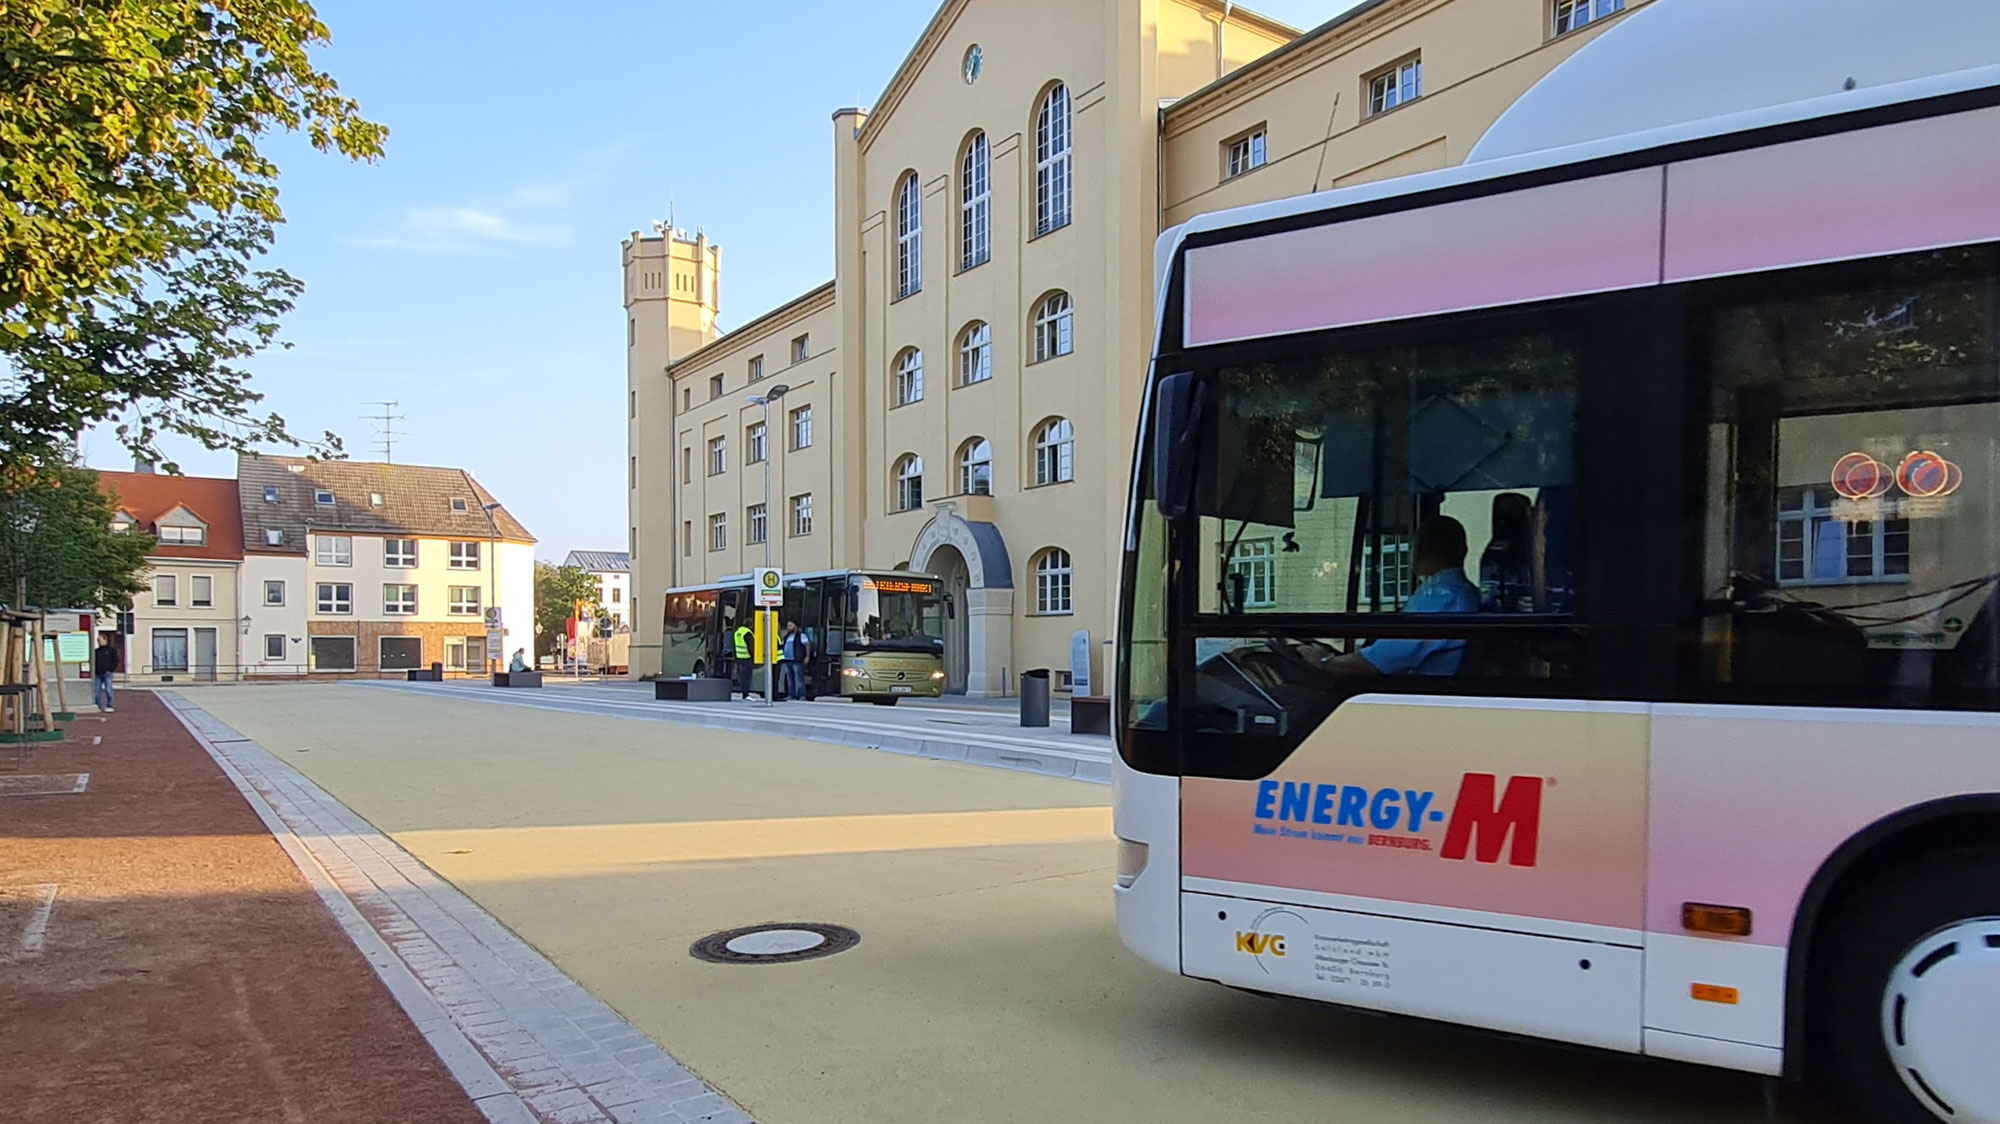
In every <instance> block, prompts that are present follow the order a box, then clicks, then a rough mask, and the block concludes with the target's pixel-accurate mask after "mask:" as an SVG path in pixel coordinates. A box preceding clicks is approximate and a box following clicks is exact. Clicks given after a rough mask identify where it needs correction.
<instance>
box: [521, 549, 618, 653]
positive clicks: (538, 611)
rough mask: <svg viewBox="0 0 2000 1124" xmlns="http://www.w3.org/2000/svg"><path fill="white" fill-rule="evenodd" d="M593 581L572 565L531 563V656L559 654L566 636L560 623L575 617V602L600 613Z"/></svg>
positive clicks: (595, 581) (596, 589)
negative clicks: (533, 615)
mask: <svg viewBox="0 0 2000 1124" xmlns="http://www.w3.org/2000/svg"><path fill="white" fill-rule="evenodd" d="M598 595H599V591H598V588H597V579H596V578H594V577H591V576H590V574H589V573H588V572H586V571H584V570H580V569H578V568H577V567H575V566H552V565H550V564H549V563H547V562H537V563H535V655H536V656H537V657H540V656H555V655H561V654H562V647H561V645H562V642H563V640H564V639H565V638H566V636H567V633H566V632H565V631H564V629H563V623H564V622H565V621H567V620H568V619H569V618H570V617H573V616H575V615H576V603H577V602H578V601H582V602H584V604H585V605H586V606H588V607H589V608H592V609H595V610H597V611H598V612H599V613H600V614H601V613H602V612H603V609H602V607H601V606H599V605H598V603H597V598H598Z"/></svg>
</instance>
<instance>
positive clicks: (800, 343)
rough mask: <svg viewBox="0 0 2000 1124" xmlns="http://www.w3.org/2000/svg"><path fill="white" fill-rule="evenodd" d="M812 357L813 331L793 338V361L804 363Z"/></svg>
mask: <svg viewBox="0 0 2000 1124" xmlns="http://www.w3.org/2000/svg"><path fill="white" fill-rule="evenodd" d="M811 358H812V333H811V332H807V333H806V334H805V335H803V336H798V337H796V338H794V339H793V340H792V362H794V363H803V362H805V361H806V360H808V359H811Z"/></svg>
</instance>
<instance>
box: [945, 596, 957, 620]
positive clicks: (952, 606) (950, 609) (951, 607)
mask: <svg viewBox="0 0 2000 1124" xmlns="http://www.w3.org/2000/svg"><path fill="white" fill-rule="evenodd" d="M944 615H945V616H947V617H949V618H951V619H952V620H957V619H958V599H957V598H955V597H953V596H952V595H951V594H949V593H947V594H945V595H944Z"/></svg>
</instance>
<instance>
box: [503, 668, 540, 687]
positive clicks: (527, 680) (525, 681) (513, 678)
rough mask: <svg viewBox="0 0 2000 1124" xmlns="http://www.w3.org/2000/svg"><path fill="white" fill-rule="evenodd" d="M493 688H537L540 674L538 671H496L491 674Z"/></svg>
mask: <svg viewBox="0 0 2000 1124" xmlns="http://www.w3.org/2000/svg"><path fill="white" fill-rule="evenodd" d="M493 685H494V686H495V687H539V686H541V685H542V673H541V672H539V671H496V672H494V673H493Z"/></svg>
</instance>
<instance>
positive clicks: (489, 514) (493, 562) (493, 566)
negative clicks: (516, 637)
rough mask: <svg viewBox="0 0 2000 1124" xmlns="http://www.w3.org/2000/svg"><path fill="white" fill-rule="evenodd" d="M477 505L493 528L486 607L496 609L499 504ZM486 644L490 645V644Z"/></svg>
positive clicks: (504, 653)
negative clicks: (496, 517)
mask: <svg viewBox="0 0 2000 1124" xmlns="http://www.w3.org/2000/svg"><path fill="white" fill-rule="evenodd" d="M479 506H480V508H481V509H483V510H484V511H485V512H486V525H487V526H489V527H491V528H493V557H491V558H489V559H487V560H486V605H487V607H488V608H493V609H498V608H499V607H500V591H499V588H498V586H499V579H498V577H497V575H498V573H499V570H500V521H499V520H498V519H495V518H493V513H494V512H496V511H498V510H500V505H499V504H497V503H483V504H480V505H479ZM500 623H501V624H503V625H504V624H505V623H506V621H505V620H504V619H502V620H501V621H500ZM506 634H507V630H506V629H505V628H502V629H501V630H500V635H501V636H502V637H505V636H506ZM488 646H489V647H491V645H488ZM500 658H501V660H503V661H504V660H505V659H506V658H507V642H506V640H504V639H502V640H501V641H500ZM486 670H487V673H488V674H491V673H492V672H493V670H494V669H493V668H492V667H488V668H487V669H486Z"/></svg>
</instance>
